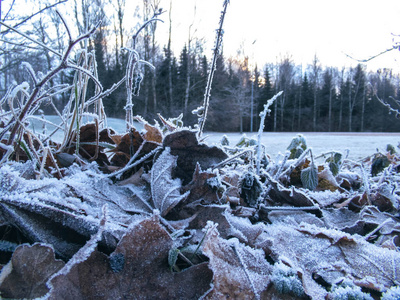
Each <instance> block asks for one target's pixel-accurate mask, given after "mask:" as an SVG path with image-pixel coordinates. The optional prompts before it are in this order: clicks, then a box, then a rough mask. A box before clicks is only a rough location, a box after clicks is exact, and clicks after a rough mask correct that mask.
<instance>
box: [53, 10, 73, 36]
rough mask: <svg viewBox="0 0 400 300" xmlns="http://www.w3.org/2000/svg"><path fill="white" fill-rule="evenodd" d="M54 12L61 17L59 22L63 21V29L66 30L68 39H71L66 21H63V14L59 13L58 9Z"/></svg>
mask: <svg viewBox="0 0 400 300" xmlns="http://www.w3.org/2000/svg"><path fill="white" fill-rule="evenodd" d="M56 13H57V15H58V17H59V18H60V19H61V22H63V24H64V27H65V30H66V31H67V34H68V39H69V40H72V37H71V32H70V31H69V28H68V26H67V23H66V22H65V20H64V18H63V16H62V15H61V14H60V12H59V11H58V10H56Z"/></svg>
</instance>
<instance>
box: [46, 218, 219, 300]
mask: <svg viewBox="0 0 400 300" xmlns="http://www.w3.org/2000/svg"><path fill="white" fill-rule="evenodd" d="M173 243H174V242H173V240H172V239H171V237H170V235H169V234H168V232H167V231H166V230H165V229H164V228H163V227H162V226H161V225H160V222H159V220H158V216H157V215H153V216H152V217H150V218H147V219H145V220H141V221H139V222H135V223H132V224H131V225H130V226H129V228H128V231H127V233H126V234H125V235H124V236H123V237H122V239H121V240H120V241H119V243H118V246H117V247H116V249H115V250H114V252H112V253H111V254H110V256H107V255H106V254H104V253H102V252H100V251H97V250H95V249H93V251H92V252H91V253H90V255H89V256H88V257H87V258H86V259H85V260H79V261H75V263H74V264H73V265H72V266H71V268H70V269H69V270H68V272H63V273H60V274H59V276H56V277H53V278H52V279H51V284H52V288H51V291H50V292H49V294H48V295H47V296H48V299H57V300H58V299H102V300H103V299H104V300H106V299H132V297H134V298H135V299H159V298H160V297H161V298H163V299H197V298H198V297H200V296H201V295H202V294H204V293H205V292H206V291H207V290H208V289H209V287H210V281H211V277H212V272H211V271H210V269H209V268H208V267H207V263H202V264H198V265H195V266H192V267H190V268H188V269H185V270H184V271H182V272H171V271H170V269H169V268H168V264H167V261H168V255H169V250H170V249H171V248H172V246H173Z"/></svg>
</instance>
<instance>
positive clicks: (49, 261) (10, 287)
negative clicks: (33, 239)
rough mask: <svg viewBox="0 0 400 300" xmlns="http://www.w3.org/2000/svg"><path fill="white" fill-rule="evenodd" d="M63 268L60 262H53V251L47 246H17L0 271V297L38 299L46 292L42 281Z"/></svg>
mask: <svg viewBox="0 0 400 300" xmlns="http://www.w3.org/2000/svg"><path fill="white" fill-rule="evenodd" d="M63 266H64V262H63V261H62V260H58V259H55V255H54V249H53V248H52V247H51V246H49V245H44V244H39V243H35V244H34V245H32V246H30V245H26V244H24V245H20V246H19V247H18V248H17V249H16V250H15V252H14V254H13V256H12V258H11V260H10V262H9V263H8V264H7V265H5V266H4V267H3V269H2V270H1V273H0V291H1V296H2V297H6V298H14V299H15V298H18V299H21V298H24V299H26V298H28V299H33V298H37V297H42V296H44V295H45V294H46V293H47V292H48V288H47V286H46V281H47V280H48V279H49V278H50V276H52V275H53V274H54V273H56V272H57V271H59V270H60V269H61V268H62V267H63Z"/></svg>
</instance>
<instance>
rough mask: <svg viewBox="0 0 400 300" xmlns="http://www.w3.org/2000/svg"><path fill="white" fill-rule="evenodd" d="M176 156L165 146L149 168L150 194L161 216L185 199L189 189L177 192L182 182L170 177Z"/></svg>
mask: <svg viewBox="0 0 400 300" xmlns="http://www.w3.org/2000/svg"><path fill="white" fill-rule="evenodd" d="M176 160H177V157H176V156H173V155H171V150H170V148H168V147H167V148H166V149H165V150H164V151H163V152H162V153H161V155H160V156H159V157H158V159H157V160H156V162H155V163H154V165H153V168H152V170H151V194H152V198H153V203H154V206H155V208H157V209H159V210H160V212H161V216H165V215H166V214H167V213H168V212H169V211H170V210H171V209H172V208H174V207H175V206H176V205H177V204H178V203H179V202H181V201H183V200H184V199H186V197H187V196H188V195H189V193H190V192H189V191H187V192H186V193H184V194H183V195H181V193H180V192H179V190H180V188H181V186H182V183H181V180H180V179H179V178H175V179H172V175H171V173H172V170H173V168H174V167H175V166H176Z"/></svg>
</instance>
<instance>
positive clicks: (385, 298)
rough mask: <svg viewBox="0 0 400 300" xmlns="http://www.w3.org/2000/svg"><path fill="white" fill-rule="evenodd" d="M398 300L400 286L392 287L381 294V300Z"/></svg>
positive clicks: (399, 297)
mask: <svg viewBox="0 0 400 300" xmlns="http://www.w3.org/2000/svg"><path fill="white" fill-rule="evenodd" d="M398 299H400V286H393V287H391V288H390V289H389V290H387V291H386V292H385V293H383V294H382V298H381V300H398Z"/></svg>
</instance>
